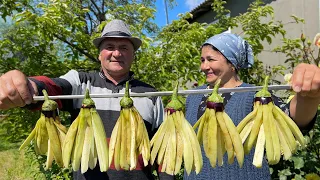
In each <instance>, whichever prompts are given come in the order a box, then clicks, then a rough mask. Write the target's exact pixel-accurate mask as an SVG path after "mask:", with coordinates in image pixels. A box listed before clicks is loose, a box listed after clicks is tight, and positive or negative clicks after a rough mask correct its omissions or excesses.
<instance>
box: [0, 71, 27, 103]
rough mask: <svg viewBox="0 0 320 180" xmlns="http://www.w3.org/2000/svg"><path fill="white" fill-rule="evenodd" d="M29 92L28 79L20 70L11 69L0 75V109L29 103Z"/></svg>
mask: <svg viewBox="0 0 320 180" xmlns="http://www.w3.org/2000/svg"><path fill="white" fill-rule="evenodd" d="M31 89H33V88H31ZM31 93H32V92H30V90H29V86H28V80H27V78H26V76H25V75H24V74H23V73H22V72H20V71H17V70H13V71H9V72H7V73H5V74H4V75H2V76H1V77H0V109H9V108H14V107H22V106H25V105H26V104H30V103H31V102H32V96H33V94H31Z"/></svg>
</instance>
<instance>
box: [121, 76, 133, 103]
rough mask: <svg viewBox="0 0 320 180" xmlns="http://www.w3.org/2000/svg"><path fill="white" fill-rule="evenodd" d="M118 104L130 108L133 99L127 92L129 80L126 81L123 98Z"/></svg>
mask: <svg viewBox="0 0 320 180" xmlns="http://www.w3.org/2000/svg"><path fill="white" fill-rule="evenodd" d="M120 106H121V107H122V108H131V107H132V106H133V100H132V99H131V98H130V93H129V81H127V82H126V89H125V93H124V96H123V98H122V99H121V100H120Z"/></svg>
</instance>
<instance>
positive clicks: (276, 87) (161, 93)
mask: <svg viewBox="0 0 320 180" xmlns="http://www.w3.org/2000/svg"><path fill="white" fill-rule="evenodd" d="M262 87H263V86H252V87H237V88H219V90H218V92H219V93H229V92H249V91H258V90H260V89H262ZM268 89H269V90H275V91H278V90H290V89H291V86H289V85H270V86H268ZM212 90H213V89H197V90H179V91H178V94H179V95H189V94H210V93H212ZM172 92H173V91H159V92H145V93H130V96H131V97H151V96H170V95H172ZM123 96H124V93H113V94H90V97H91V98H115V97H123ZM49 98H50V99H83V98H84V95H59V96H49ZM33 100H35V101H42V100H44V97H43V96H34V97H33Z"/></svg>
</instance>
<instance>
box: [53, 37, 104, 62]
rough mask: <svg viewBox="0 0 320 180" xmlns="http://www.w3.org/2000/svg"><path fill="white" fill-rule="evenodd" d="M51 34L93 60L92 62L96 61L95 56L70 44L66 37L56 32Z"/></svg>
mask: <svg viewBox="0 0 320 180" xmlns="http://www.w3.org/2000/svg"><path fill="white" fill-rule="evenodd" d="M53 35H54V37H56V38H57V39H59V40H60V41H62V42H64V43H66V44H68V45H69V46H70V47H72V48H74V49H76V50H78V51H79V52H80V53H82V54H83V55H85V56H87V57H88V58H89V59H90V60H91V61H94V62H96V61H98V60H97V58H95V57H93V56H92V55H91V54H89V53H87V52H85V51H84V50H83V49H81V48H79V47H78V46H76V45H74V44H72V43H71V42H69V41H67V40H66V39H64V38H62V37H60V36H59V35H58V34H53Z"/></svg>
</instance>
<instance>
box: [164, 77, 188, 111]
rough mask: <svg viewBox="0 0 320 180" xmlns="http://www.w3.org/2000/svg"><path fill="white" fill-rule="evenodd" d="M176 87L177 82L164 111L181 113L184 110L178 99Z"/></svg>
mask: <svg viewBox="0 0 320 180" xmlns="http://www.w3.org/2000/svg"><path fill="white" fill-rule="evenodd" d="M178 87H179V82H177V83H176V86H175V88H174V90H173V93H172V96H171V101H170V102H169V103H168V104H167V106H166V109H174V110H176V111H181V110H183V109H184V104H183V103H182V102H181V101H180V100H179V98H178Z"/></svg>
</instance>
